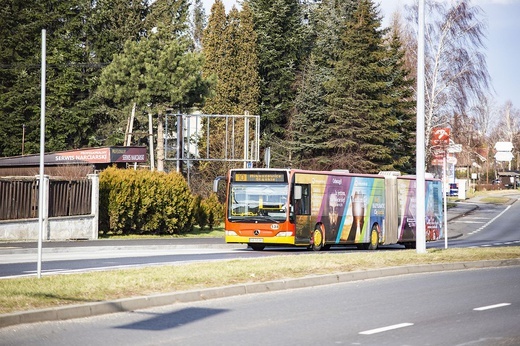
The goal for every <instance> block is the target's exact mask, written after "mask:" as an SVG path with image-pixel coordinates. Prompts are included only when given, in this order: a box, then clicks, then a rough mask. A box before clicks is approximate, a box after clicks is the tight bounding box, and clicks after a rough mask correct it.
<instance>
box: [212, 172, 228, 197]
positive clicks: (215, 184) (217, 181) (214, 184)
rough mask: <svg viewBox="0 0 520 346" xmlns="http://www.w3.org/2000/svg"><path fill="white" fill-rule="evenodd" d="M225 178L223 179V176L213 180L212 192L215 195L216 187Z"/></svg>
mask: <svg viewBox="0 0 520 346" xmlns="http://www.w3.org/2000/svg"><path fill="white" fill-rule="evenodd" d="M225 178H226V177H224V176H219V177H216V178H215V180H213V192H215V193H217V192H218V185H219V183H220V181H221V180H223V179H225Z"/></svg>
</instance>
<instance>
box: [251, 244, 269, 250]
mask: <svg viewBox="0 0 520 346" xmlns="http://www.w3.org/2000/svg"><path fill="white" fill-rule="evenodd" d="M249 246H250V247H251V249H253V250H255V251H262V250H263V249H265V245H262V244H249Z"/></svg>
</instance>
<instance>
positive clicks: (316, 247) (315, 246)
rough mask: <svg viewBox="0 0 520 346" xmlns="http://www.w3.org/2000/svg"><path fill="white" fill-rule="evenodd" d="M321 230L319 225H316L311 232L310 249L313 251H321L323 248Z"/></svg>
mask: <svg viewBox="0 0 520 346" xmlns="http://www.w3.org/2000/svg"><path fill="white" fill-rule="evenodd" d="M323 241H324V238H323V232H322V229H321V226H316V228H315V229H314V231H313V232H312V245H311V249H312V250H313V251H321V249H323Z"/></svg>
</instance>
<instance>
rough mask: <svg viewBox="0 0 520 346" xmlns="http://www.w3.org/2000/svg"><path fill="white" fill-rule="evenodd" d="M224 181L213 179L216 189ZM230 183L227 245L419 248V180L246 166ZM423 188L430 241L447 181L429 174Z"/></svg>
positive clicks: (438, 228)
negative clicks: (430, 176) (417, 237)
mask: <svg viewBox="0 0 520 346" xmlns="http://www.w3.org/2000/svg"><path fill="white" fill-rule="evenodd" d="M222 178H223V177H219V178H217V179H216V180H215V184H214V189H215V190H216V189H217V188H218V181H219V180H223V179H222ZM225 180H226V202H225V210H226V211H225V241H226V243H243V244H248V245H249V247H251V248H252V249H253V250H257V251H260V250H263V249H264V248H265V247H266V246H297V247H307V248H309V249H312V250H314V251H320V250H322V249H329V248H330V247H331V246H338V245H344V246H346V245H354V246H356V247H358V248H360V249H366V250H375V249H377V248H378V246H380V245H388V244H401V245H404V246H405V247H406V248H415V244H416V238H415V230H416V227H415V222H416V220H415V211H416V206H415V202H416V198H415V190H416V180H415V177H414V176H401V175H399V174H398V172H381V173H379V174H352V173H348V172H347V171H339V170H338V171H335V170H333V171H307V170H299V169H268V168H259V169H245V168H244V169H232V170H230V171H229V172H228V174H227V177H226V179H225ZM425 183H426V191H425V193H426V194H425V197H426V200H425V207H426V210H425V215H426V218H425V232H426V240H427V241H431V240H437V239H439V238H440V237H442V235H443V234H442V233H443V229H442V225H443V222H442V220H443V215H442V214H443V204H442V198H443V196H442V184H441V181H440V180H437V179H432V178H429V177H428V178H427V179H426V181H425Z"/></svg>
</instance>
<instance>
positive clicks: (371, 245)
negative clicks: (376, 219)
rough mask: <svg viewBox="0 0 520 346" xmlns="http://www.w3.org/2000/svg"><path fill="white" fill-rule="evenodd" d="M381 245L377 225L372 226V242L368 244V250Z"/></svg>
mask: <svg viewBox="0 0 520 346" xmlns="http://www.w3.org/2000/svg"><path fill="white" fill-rule="evenodd" d="M378 245H379V232H378V231H377V226H376V225H374V226H372V230H371V231H370V243H368V244H367V250H376V249H377V247H378Z"/></svg>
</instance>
